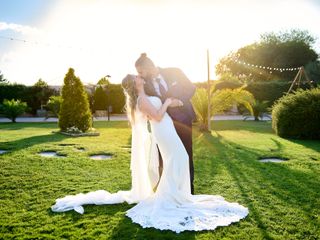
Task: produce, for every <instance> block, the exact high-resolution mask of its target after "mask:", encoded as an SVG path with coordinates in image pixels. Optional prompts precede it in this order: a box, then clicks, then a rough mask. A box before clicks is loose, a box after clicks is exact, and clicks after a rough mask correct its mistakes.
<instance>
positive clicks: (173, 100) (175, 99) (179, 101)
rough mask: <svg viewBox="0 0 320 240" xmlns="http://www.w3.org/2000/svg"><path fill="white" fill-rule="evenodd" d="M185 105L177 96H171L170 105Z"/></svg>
mask: <svg viewBox="0 0 320 240" xmlns="http://www.w3.org/2000/svg"><path fill="white" fill-rule="evenodd" d="M181 106H183V102H182V101H181V100H179V99H177V98H171V103H170V105H169V107H181Z"/></svg>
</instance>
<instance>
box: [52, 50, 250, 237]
mask: <svg viewBox="0 0 320 240" xmlns="http://www.w3.org/2000/svg"><path fill="white" fill-rule="evenodd" d="M135 67H136V70H137V72H138V75H137V76H136V75H127V76H126V77H125V78H124V79H123V81H122V87H123V90H124V93H125V96H126V110H127V114H128V118H129V120H130V123H131V128H132V140H131V141H132V142H131V164H130V169H131V177H132V186H131V189H130V190H129V191H118V192H116V193H109V192H108V191H106V190H98V191H93V192H89V193H85V194H83V193H79V194H77V195H68V196H66V197H64V198H59V199H57V200H56V203H55V205H53V206H52V207H51V209H52V211H54V212H64V211H68V210H75V211H77V212H79V213H84V208H83V207H82V205H85V204H96V205H102V204H117V203H122V202H127V203H129V204H136V205H135V206H133V207H132V208H130V209H129V210H127V212H126V216H127V217H129V218H131V219H132V221H133V222H135V223H138V224H139V225H141V226H142V227H143V228H151V227H152V228H156V229H159V230H171V231H174V232H176V233H180V232H183V231H186V230H188V231H202V230H214V229H215V228H216V227H218V226H227V225H230V224H231V223H233V222H238V221H240V219H243V218H245V217H246V216H247V215H248V213H249V211H248V208H246V207H244V206H242V205H240V204H238V203H235V202H232V203H230V202H228V201H226V200H225V199H224V198H223V197H222V196H219V195H205V194H200V195H194V192H193V191H194V190H193V160H192V121H193V120H194V118H195V113H194V110H193V107H192V104H191V102H190V99H191V97H192V96H193V94H194V92H195V86H194V85H193V84H192V83H191V81H190V80H189V79H188V78H187V77H186V75H185V74H184V73H183V72H182V71H181V70H180V69H177V68H158V67H156V66H155V64H154V63H153V61H152V60H151V59H150V58H149V57H147V55H146V54H145V53H143V54H141V56H140V57H139V58H138V59H137V61H136V63H135Z"/></svg>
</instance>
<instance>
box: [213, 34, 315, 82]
mask: <svg viewBox="0 0 320 240" xmlns="http://www.w3.org/2000/svg"><path fill="white" fill-rule="evenodd" d="M314 43H315V39H314V38H313V37H312V36H311V35H310V34H309V33H308V32H307V31H302V30H291V31H286V32H279V33H274V32H271V33H265V34H262V35H261V38H260V41H259V42H256V43H253V44H250V45H247V46H245V47H242V48H240V49H239V50H238V51H236V52H231V53H230V54H229V55H228V56H226V57H224V58H222V59H221V60H220V62H219V64H218V65H217V66H216V73H217V74H218V75H222V74H225V73H231V74H232V75H234V76H237V77H239V76H241V75H242V76H245V77H246V78H247V79H248V80H252V81H259V80H276V79H278V80H279V79H281V80H285V81H292V79H293V78H294V76H295V75H296V74H297V72H296V71H274V70H270V69H263V68H260V67H259V66H264V67H272V68H293V67H301V66H306V65H307V64H308V63H310V62H315V61H316V60H317V58H318V57H319V56H318V54H317V53H316V52H315V50H314V49H313V48H312V45H313V44H314ZM235 60H239V61H242V62H246V63H248V64H253V65H255V66H258V67H252V66H247V65H244V64H240V63H239V62H236V61H235Z"/></svg>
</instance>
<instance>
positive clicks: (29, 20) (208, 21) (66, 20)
mask: <svg viewBox="0 0 320 240" xmlns="http://www.w3.org/2000/svg"><path fill="white" fill-rule="evenodd" d="M319 26H320V0H194V1H192V0H171V1H170V0H113V1H111V0H45V1H44V0H0V71H1V73H2V74H3V75H4V77H5V78H6V79H8V80H9V81H10V82H11V83H14V82H15V83H21V84H25V85H33V84H34V83H35V82H37V80H38V79H39V78H41V79H42V80H44V81H46V82H47V83H48V84H49V85H61V84H63V79H64V76H65V74H66V73H67V71H68V69H69V68H70V67H72V68H74V69H75V74H76V75H77V76H78V77H80V79H81V81H82V82H83V83H85V84H87V83H92V84H95V83H97V82H98V80H99V79H101V78H102V77H104V76H106V75H110V76H111V77H110V79H109V80H110V81H111V82H112V83H120V82H121V80H122V79H123V78H124V77H125V76H126V74H128V73H130V74H136V70H135V67H134V63H135V61H136V59H137V58H138V57H139V56H140V54H141V53H143V52H145V53H147V55H148V56H149V57H150V58H151V59H152V60H153V61H154V63H155V64H156V65H157V66H159V67H179V68H181V69H182V70H183V71H184V72H185V73H186V75H187V76H188V77H189V79H190V80H191V81H193V82H203V81H206V80H207V56H206V54H207V49H209V53H210V55H209V56H210V72H211V79H215V78H217V76H216V75H215V65H216V64H217V63H218V61H219V59H220V58H222V57H223V56H226V55H227V54H228V53H230V52H231V51H236V50H237V49H239V48H240V47H243V46H245V45H248V44H251V43H254V42H255V41H259V38H260V35H261V34H263V33H266V32H271V31H274V32H278V31H286V30H290V29H293V28H295V29H297V28H298V29H302V30H308V31H309V32H310V33H311V34H312V35H313V36H314V37H316V38H317V39H318V40H317V42H316V44H315V46H314V48H315V49H316V50H317V52H318V53H320V28H319ZM11 39H12V40H11Z"/></svg>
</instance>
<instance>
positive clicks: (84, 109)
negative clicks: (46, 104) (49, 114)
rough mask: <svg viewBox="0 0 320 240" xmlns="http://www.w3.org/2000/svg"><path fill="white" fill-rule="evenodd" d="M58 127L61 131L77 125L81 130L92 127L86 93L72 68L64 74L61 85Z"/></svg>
mask: <svg viewBox="0 0 320 240" xmlns="http://www.w3.org/2000/svg"><path fill="white" fill-rule="evenodd" d="M59 127H60V129H61V130H62V131H66V130H67V128H69V127H77V128H78V129H80V130H81V131H83V132H85V131H87V130H88V129H90V128H91V127H92V115H91V112H90V109H89V102H88V95H87V93H86V92H85V90H84V87H83V85H82V83H81V81H80V79H79V78H78V77H76V76H75V75H74V70H73V69H72V68H70V69H69V71H68V73H67V74H66V76H65V78H64V85H63V87H62V103H61V109H60V112H59Z"/></svg>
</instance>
